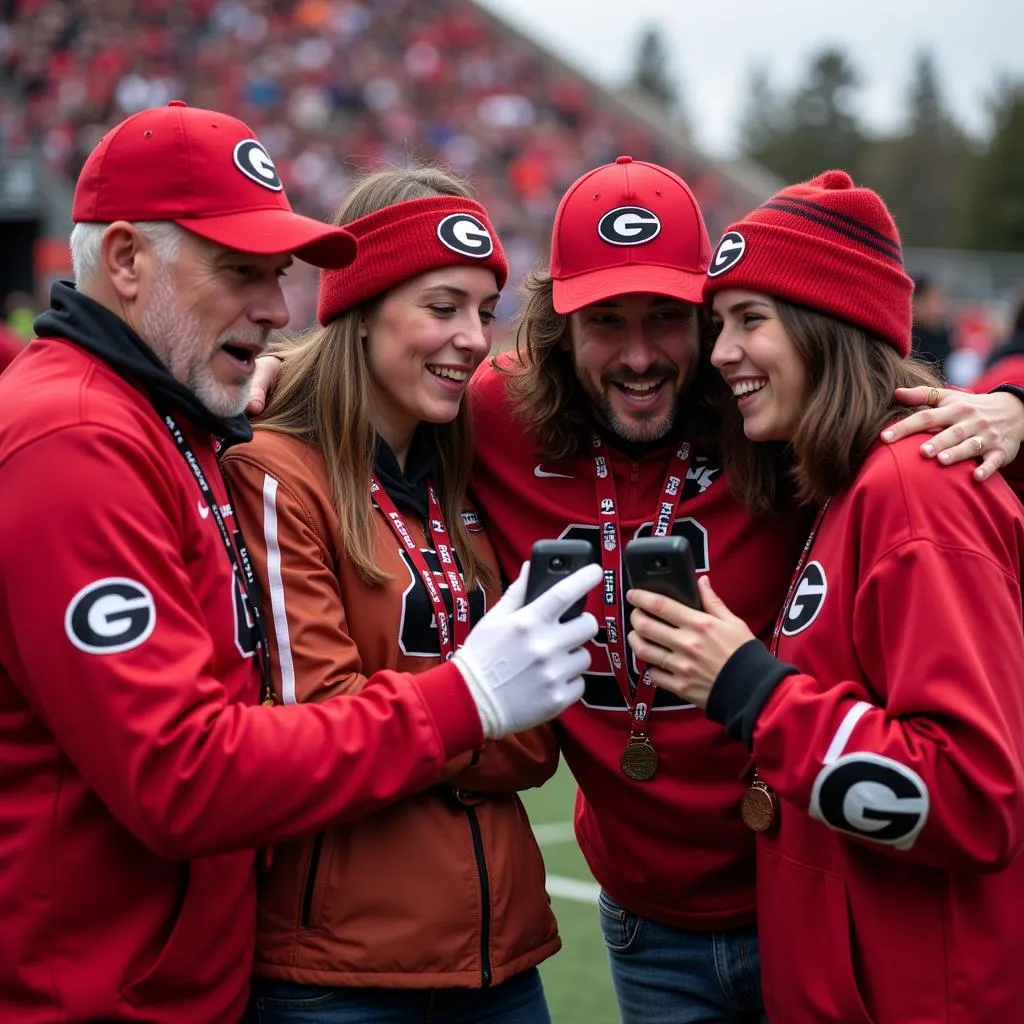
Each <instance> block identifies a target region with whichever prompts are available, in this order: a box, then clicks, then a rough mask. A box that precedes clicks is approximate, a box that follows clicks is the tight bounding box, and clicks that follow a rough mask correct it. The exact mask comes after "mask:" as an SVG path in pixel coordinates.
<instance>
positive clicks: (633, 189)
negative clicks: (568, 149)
mask: <svg viewBox="0 0 1024 1024" xmlns="http://www.w3.org/2000/svg"><path fill="white" fill-rule="evenodd" d="M710 260H711V241H710V239H709V238H708V231H707V228H706V227H705V226H704V218H703V217H702V216H701V212H700V207H699V206H698V205H697V200H696V198H695V197H694V195H693V193H692V192H691V191H690V188H689V186H688V185H687V184H686V182H685V181H683V179H682V178H680V177H679V175H677V174H673V173H672V172H671V171H670V170H668V169H667V168H665V167H659V166H658V165H657V164H649V163H644V162H643V161H641V160H634V159H633V158H632V157H631V156H620V157H619V158H618V159H617V160H616V161H615V163H613V164H605V165H604V166H603V167H598V168H597V169H596V170H593V171H588V172H587V173H586V174H584V175H583V177H582V178H578V179H577V180H576V181H575V182H574V183H573V184H572V185H571V186H570V187H569V190H568V191H567V192H566V193H565V195H564V196H562V201H561V202H560V203H559V204H558V210H557V212H556V213H555V228H554V232H553V234H552V236H551V278H552V281H553V284H554V287H553V299H554V305H555V311H556V312H558V313H563V314H565V313H573V312H575V311H576V310H577V309H582V308H583V307H584V306H587V305H589V304H590V303H592V302H600V301H601V300H603V299H610V298H611V297H612V296H614V295H628V294H630V293H635V292H651V293H653V294H655V295H670V296H672V297H673V298H677V299H682V300H683V301H685V302H700V301H701V289H702V288H703V286H704V275H705V273H706V272H707V269H708V263H709V262H710Z"/></svg>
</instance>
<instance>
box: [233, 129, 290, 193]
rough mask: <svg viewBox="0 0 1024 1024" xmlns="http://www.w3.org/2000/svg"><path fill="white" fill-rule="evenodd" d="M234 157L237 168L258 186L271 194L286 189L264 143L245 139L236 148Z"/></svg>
mask: <svg viewBox="0 0 1024 1024" xmlns="http://www.w3.org/2000/svg"><path fill="white" fill-rule="evenodd" d="M232 156H233V159H234V161H235V166H236V167H237V168H238V169H239V170H240V171H241V172H242V173H243V174H244V175H245V176H246V177H247V178H249V179H250V180H251V181H255V182H256V184H257V185H262V186H263V187H264V188H269V189H270V191H271V192H280V191H281V190H282V189H283V188H284V185H283V184H282V182H281V179H280V178H279V177H278V175H277V168H276V167H275V166H274V161H273V160H271V159H270V154H269V153H268V152H267V151H266V149H264V148H263V143H261V142H259V141H257V140H256V139H243V140H242V141H241V142H240V143H238V145H237V146H235V151H234V153H233V154H232Z"/></svg>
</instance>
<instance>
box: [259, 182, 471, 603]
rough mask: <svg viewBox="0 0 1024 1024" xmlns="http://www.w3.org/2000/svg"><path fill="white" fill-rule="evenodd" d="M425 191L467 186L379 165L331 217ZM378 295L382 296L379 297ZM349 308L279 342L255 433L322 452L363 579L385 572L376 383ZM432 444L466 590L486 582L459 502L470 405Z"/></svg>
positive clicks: (379, 578)
mask: <svg viewBox="0 0 1024 1024" xmlns="http://www.w3.org/2000/svg"><path fill="white" fill-rule="evenodd" d="M430 196H460V197H463V198H469V197H470V196H471V192H470V190H469V187H468V186H467V185H466V184H465V183H463V182H461V181H459V180H457V179H456V178H453V177H451V176H450V175H448V174H446V173H444V172H443V171H441V170H438V169H437V168H434V167H407V168H403V169H400V170H388V171H379V172H377V173H376V174H371V175H369V176H367V177H365V178H363V179H362V180H361V181H360V182H359V183H358V184H357V185H356V186H355V188H354V189H353V190H352V192H351V193H350V194H349V196H348V197H347V199H346V200H345V202H344V203H342V205H341V207H340V208H339V209H338V211H337V213H336V214H335V215H334V218H333V221H332V222H333V223H334V224H335V225H342V224H348V223H350V222H351V221H354V220H358V219H359V218H360V217H365V216H367V215H368V214H371V213H375V212H376V211H378V210H382V209H384V208H385V207H388V206H392V205H394V204H395V203H401V202H406V201H408V200H410V199H424V198H428V197H430ZM375 301H379V297H378V299H377V300H375ZM372 305H373V302H371V303H369V304H368V305H366V306H360V307H358V308H355V309H350V310H346V311H345V312H344V313H342V314H341V316H339V317H337V318H336V319H335V320H332V321H331V322H330V323H329V324H328V325H327V326H326V327H314V328H312V329H311V330H309V331H307V332H305V333H303V334H300V335H298V336H296V337H294V338H292V339H290V340H288V341H286V342H285V344H284V346H283V348H281V349H279V352H280V353H281V354H282V355H283V356H284V362H283V364H282V366H281V373H280V376H279V377H278V380H277V383H276V384H275V385H274V390H273V392H272V394H271V396H270V399H269V401H268V402H267V407H266V410H265V412H264V413H263V415H262V416H260V417H259V418H258V419H257V420H256V422H255V423H254V424H253V426H254V427H255V429H257V430H276V431H278V432H279V433H282V434H290V435H292V436H294V437H300V438H302V439H303V440H304V441H306V442H307V443H308V444H310V445H313V446H315V447H316V448H318V449H319V451H320V453H321V455H322V456H323V460H324V466H325V468H326V470H327V476H328V480H329V482H330V488H331V497H332V499H333V502H334V507H335V509H336V510H337V513H338V520H339V523H340V533H341V546H342V548H343V550H344V554H345V556H346V557H347V558H348V559H349V561H351V562H352V564H353V565H354V566H355V567H356V570H357V571H358V572H359V574H360V576H361V577H362V578H363V579H365V580H366V581H367V582H368V583H373V584H377V583H384V582H385V581H387V580H388V579H390V576H389V575H388V574H387V573H385V572H383V571H382V570H381V569H380V568H379V566H378V565H377V560H376V556H375V551H374V542H375V538H376V536H377V528H376V523H375V521H374V516H375V513H374V510H373V506H372V505H371V503H370V477H371V476H372V474H373V465H374V459H375V456H376V452H377V433H376V431H375V429H374V426H373V417H372V409H373V385H372V380H371V377H370V371H369V367H368V366H367V360H366V350H365V348H364V345H363V342H362V340H361V338H360V332H359V324H360V320H361V318H362V317H363V316H364V315H365V313H366V312H367V309H368V308H371V307H372ZM420 429H421V430H422V429H429V430H430V431H431V438H432V441H433V445H434V457H435V469H434V474H433V478H434V481H435V483H436V485H437V490H438V495H439V498H440V500H441V506H442V510H443V512H444V517H445V523H446V524H447V526H448V531H449V533H450V535H451V539H452V543H453V545H454V546H455V548H456V550H457V551H458V552H459V555H460V558H461V561H462V566H463V569H464V571H465V574H466V582H467V584H468V585H469V586H470V587H472V586H475V585H476V583H477V582H489V580H490V575H491V574H490V573H489V572H488V570H487V567H486V566H485V565H484V563H483V562H482V560H481V559H480V557H479V555H477V553H476V550H475V547H474V545H473V542H472V538H471V537H470V534H469V532H468V530H467V529H466V526H465V524H464V523H463V520H462V504H463V500H464V498H465V494H466V484H467V481H468V479H469V470H470V466H471V464H472V459H473V443H472V437H471V434H470V424H469V412H468V408H467V403H466V402H463V403H462V404H461V405H460V407H459V412H458V415H457V416H456V417H455V419H454V420H453V421H452V422H451V423H443V424H433V425H422V426H421V427H420Z"/></svg>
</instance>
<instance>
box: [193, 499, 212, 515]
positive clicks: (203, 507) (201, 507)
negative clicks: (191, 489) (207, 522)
mask: <svg viewBox="0 0 1024 1024" xmlns="http://www.w3.org/2000/svg"><path fill="white" fill-rule="evenodd" d="M196 508H197V509H199V518H200V519H205V518H206V517H207V516H208V515H209V514H210V508H209V506H208V505H204V504H203V503H202V502H201V501H197V502H196Z"/></svg>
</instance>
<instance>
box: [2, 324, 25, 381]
mask: <svg viewBox="0 0 1024 1024" xmlns="http://www.w3.org/2000/svg"><path fill="white" fill-rule="evenodd" d="M22 347H23V342H22V340H21V338H20V337H19V336H18V335H17V334H15V333H14V331H12V330H11V329H10V328H9V327H6V326H4V324H2V323H0V373H3V372H4V370H6V369H7V367H8V366H10V364H11V363H13V362H14V357H15V356H16V355H18V353H20V352H21V350H22Z"/></svg>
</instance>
